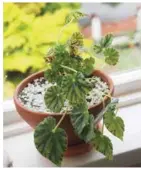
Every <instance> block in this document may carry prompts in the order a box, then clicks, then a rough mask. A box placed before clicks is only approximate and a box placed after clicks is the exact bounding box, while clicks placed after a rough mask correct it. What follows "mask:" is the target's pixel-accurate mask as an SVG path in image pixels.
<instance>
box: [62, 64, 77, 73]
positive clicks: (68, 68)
mask: <svg viewBox="0 0 141 170" xmlns="http://www.w3.org/2000/svg"><path fill="white" fill-rule="evenodd" d="M61 67H63V68H65V69H67V70H70V71H73V72H75V73H77V71H76V70H74V69H73V68H70V67H68V66H64V65H61Z"/></svg>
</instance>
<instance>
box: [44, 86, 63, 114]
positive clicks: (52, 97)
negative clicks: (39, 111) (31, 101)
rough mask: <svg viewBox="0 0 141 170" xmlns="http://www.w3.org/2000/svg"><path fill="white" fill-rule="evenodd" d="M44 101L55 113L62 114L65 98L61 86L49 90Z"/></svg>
mask: <svg viewBox="0 0 141 170" xmlns="http://www.w3.org/2000/svg"><path fill="white" fill-rule="evenodd" d="M44 101H45V104H46V106H47V107H48V108H49V109H50V110H51V111H54V112H60V111H61V109H62V107H63V106H64V101H65V99H64V96H63V94H62V91H61V88H59V86H51V87H49V88H48V89H47V91H46V93H45V96H44Z"/></svg>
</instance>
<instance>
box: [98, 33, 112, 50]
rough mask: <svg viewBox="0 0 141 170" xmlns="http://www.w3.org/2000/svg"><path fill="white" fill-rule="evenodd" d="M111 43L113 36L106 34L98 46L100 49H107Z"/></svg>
mask: <svg viewBox="0 0 141 170" xmlns="http://www.w3.org/2000/svg"><path fill="white" fill-rule="evenodd" d="M112 41H113V35H112V34H107V35H106V36H105V37H103V38H102V39H101V41H100V45H101V47H102V48H107V47H109V46H110V45H111V44H112Z"/></svg>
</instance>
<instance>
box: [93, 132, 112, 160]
mask: <svg viewBox="0 0 141 170" xmlns="http://www.w3.org/2000/svg"><path fill="white" fill-rule="evenodd" d="M93 144H94V147H95V148H96V150H97V151H99V152H101V153H102V154H104V155H105V156H106V158H107V159H109V160H112V158H113V145H112V143H111V140H110V139H109V138H108V137H107V136H105V135H103V134H102V133H101V132H100V131H98V130H95V137H94V139H93Z"/></svg>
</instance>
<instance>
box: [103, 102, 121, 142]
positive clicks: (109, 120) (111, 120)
mask: <svg viewBox="0 0 141 170" xmlns="http://www.w3.org/2000/svg"><path fill="white" fill-rule="evenodd" d="M115 111H116V103H111V104H110V105H109V106H108V109H107V110H106V112H105V113H104V117H103V118H104V119H103V121H104V124H105V126H106V128H107V129H108V130H109V131H110V132H111V133H112V134H113V135H114V136H116V137H118V138H119V139H121V140H123V133H124V122H123V120H122V119H121V118H120V117H119V116H116V115H115Z"/></svg>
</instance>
